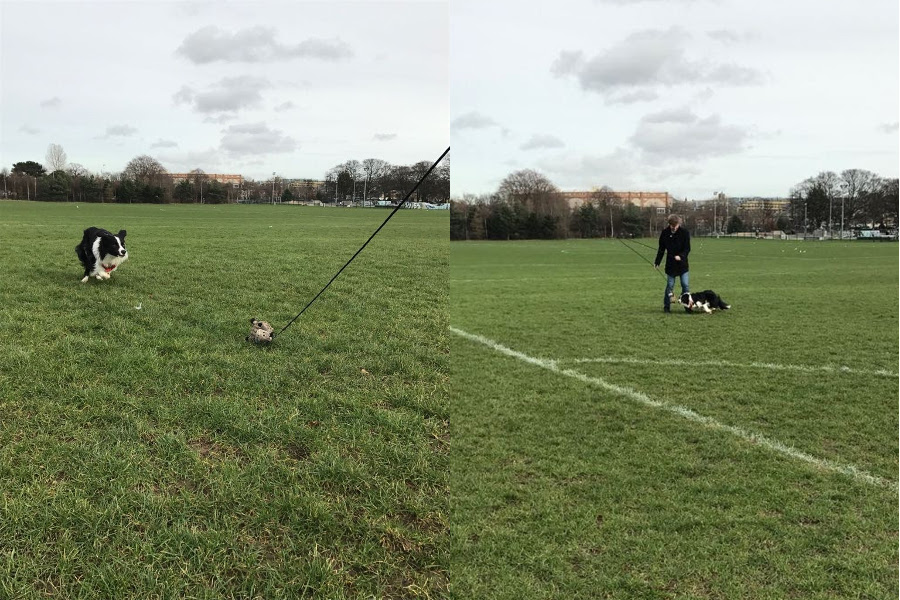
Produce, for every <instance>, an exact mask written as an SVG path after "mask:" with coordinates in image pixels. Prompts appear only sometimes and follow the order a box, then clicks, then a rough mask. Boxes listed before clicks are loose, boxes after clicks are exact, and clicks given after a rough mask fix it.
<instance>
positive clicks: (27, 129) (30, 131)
mask: <svg viewBox="0 0 900 600" xmlns="http://www.w3.org/2000/svg"><path fill="white" fill-rule="evenodd" d="M19 131H21V132H22V133H27V134H29V135H37V134H39V133H40V132H41V130H40V129H38V128H37V127H32V126H31V125H22V126H21V127H19Z"/></svg>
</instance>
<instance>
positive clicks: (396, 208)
mask: <svg viewBox="0 0 900 600" xmlns="http://www.w3.org/2000/svg"><path fill="white" fill-rule="evenodd" d="M448 152H450V146H447V149H446V150H444V153H443V154H441V156H440V158H438V159H437V160H436V161H434V164H433V165H431V167H429V168H428V170H427V171H425V174H424V175H422V177H421V178H420V179H419V181H418V182H417V183H416V185H414V186H413V188H412V189H411V190H409V193H408V194H406V197H404V198H403V200H401V201H400V204H398V205H397V206H395V207H394V210H392V211H391V214H389V215H388V216H387V219H385V220H384V223H382V224H381V225H379V226H378V229H376V230H375V233H373V234H372V235H370V236H369V239H367V240H366V243H365V244H363V245H362V246H360V248H359V250H357V251H356V253H355V254H354V255H353V256H351V257H350V260H348V261H347V262H346V263H344V266H343V267H341V268H340V269H338V272H337V273H335V274H334V277H332V278H331V281H329V282H328V283H326V284H325V287H323V288H322V289H321V290H319V293H318V294H316V295H315V296H314V297H313V299H312V300H310V301H309V303H308V304H307V305H306V306H304V307H303V310H301V311H300V312H298V313H297V316H296V317H294V318H293V319H291V320H290V321H289V322H288V324H287V325H285V326H284V327H282V328H281V331H279V332H278V333H277V334H273V335H272V337H273V338H274V337H275V335H281V334H282V333H284V330H285V329H287V328H288V327H290V326H291V325H292V324H293V323H294V321H296V320H297V319H299V318H300V315H302V314H303V313H304V312H306V309H307V308H309V307H310V306H312V303H313V302H315V301H316V300H317V299H318V297H319V296H321V295H322V292H324V291H325V290H327V289H328V286H330V285H331V284H332V283H333V282H334V280H335V279H337V277H338V275H340V274H341V271H343V270H344V269H346V268H347V265H349V264H350V263H352V262H353V259H354V258H356V257H357V256H358V255H359V253H360V252H362V251H363V248H365V247H366V246H367V245H368V244H369V242H371V241H372V238H373V237H375V235H376V234H377V233H378V232H379V231H381V228H382V227H384V226H385V225H387V222H388V221H390V220H391V217H393V216H394V213H396V212H397V211H398V210H400V207H401V206H403V205H404V204H405V203H406V201H407V200H409V197H410V196H412V195H413V193H414V192H415V191H416V190H417V189H418V188H419V186H420V185H421V184H422V182H423V181H425V178H426V177H428V176H429V175H431V172H432V171H434V168H435V167H437V166H438V164H439V163H440V162H441V161H442V160H444V157H445V156H447V153H448Z"/></svg>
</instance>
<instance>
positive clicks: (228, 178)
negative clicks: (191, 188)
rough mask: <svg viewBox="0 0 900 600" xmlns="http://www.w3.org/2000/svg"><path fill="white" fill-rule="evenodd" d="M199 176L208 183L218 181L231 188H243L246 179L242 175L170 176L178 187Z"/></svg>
mask: <svg viewBox="0 0 900 600" xmlns="http://www.w3.org/2000/svg"><path fill="white" fill-rule="evenodd" d="M198 175H199V176H202V177H203V178H205V179H206V180H207V181H209V180H212V181H218V182H219V183H224V184H225V185H231V187H241V184H242V183H244V178H243V177H242V176H241V175H223V174H221V173H169V176H170V177H171V178H172V183H175V184H176V185H177V184H179V183H181V182H182V181H193V180H194V178H196V177H197V176H198Z"/></svg>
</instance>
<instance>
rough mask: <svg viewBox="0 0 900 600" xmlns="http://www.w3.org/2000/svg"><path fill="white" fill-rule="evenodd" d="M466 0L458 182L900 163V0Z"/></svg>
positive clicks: (752, 188) (687, 192)
mask: <svg viewBox="0 0 900 600" xmlns="http://www.w3.org/2000/svg"><path fill="white" fill-rule="evenodd" d="M526 6H528V4H527V3H521V2H513V1H511V0H504V1H502V2H501V1H495V2H478V1H476V0H451V2H450V32H451V34H450V40H451V59H450V77H451V87H450V109H451V111H450V136H451V143H452V145H453V148H454V155H453V195H454V196H455V197H459V196H461V195H462V194H464V193H474V194H482V193H489V192H493V191H495V190H496V189H497V186H498V184H499V183H500V181H501V180H502V179H503V177H505V176H506V175H507V174H509V173H510V172H512V171H515V170H518V169H525V168H531V169H537V170H539V171H541V172H542V173H544V174H545V175H547V176H548V177H549V178H550V179H551V180H552V181H553V182H554V183H555V184H556V185H557V186H558V187H560V188H561V189H564V190H574V189H591V188H594V187H599V186H602V185H608V186H610V187H612V188H613V189H616V190H646V191H668V192H670V193H672V194H674V195H675V196H677V197H688V198H692V199H702V198H708V197H711V196H712V195H713V193H714V192H720V191H721V192H725V193H726V194H728V195H730V196H785V195H787V194H788V191H789V189H790V188H791V186H793V185H795V184H797V183H799V182H800V181H802V180H803V179H805V178H807V177H810V176H813V175H816V174H817V173H819V172H820V171H825V170H832V171H836V172H840V171H842V170H844V169H851V168H860V169H866V170H870V171H874V172H876V173H878V174H879V175H882V176H885V177H888V176H890V177H897V175H898V172H897V171H898V131H897V121H898V116H897V115H898V99H900V91H898V76H900V66H898V37H900V36H898V8H897V7H898V3H897V0H857V1H854V2H821V1H819V0H777V1H775V0H754V1H752V2H750V1H747V0H583V1H579V0H561V1H558V2H553V3H546V5H545V6H543V8H539V7H535V8H532V9H529V8H525V7H526Z"/></svg>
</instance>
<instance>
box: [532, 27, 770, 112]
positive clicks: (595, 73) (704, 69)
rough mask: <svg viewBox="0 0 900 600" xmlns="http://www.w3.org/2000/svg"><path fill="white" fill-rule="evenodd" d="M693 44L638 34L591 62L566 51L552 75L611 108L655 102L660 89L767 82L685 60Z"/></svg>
mask: <svg viewBox="0 0 900 600" xmlns="http://www.w3.org/2000/svg"><path fill="white" fill-rule="evenodd" d="M690 39H691V36H690V34H689V33H687V32H686V31H685V30H683V29H681V28H679V27H671V28H669V29H667V30H647V31H638V32H635V33H632V34H630V35H629V36H627V37H626V38H625V39H623V40H622V41H620V42H618V43H616V44H614V45H613V46H611V47H610V48H607V49H606V50H605V51H603V52H601V53H600V54H597V55H596V56H594V57H592V58H587V59H586V58H584V57H583V55H582V53H581V52H580V51H562V52H560V54H559V56H558V57H557V58H556V60H555V61H554V63H553V64H552V65H551V67H550V71H551V73H552V74H554V75H556V76H557V77H565V76H573V77H575V79H576V80H577V81H578V83H579V85H580V87H581V88H582V89H583V90H585V91H591V92H597V93H601V94H604V95H606V96H607V102H608V103H633V102H638V101H644V100H651V99H656V98H657V97H658V94H656V92H655V91H654V90H653V88H655V87H657V86H666V87H672V86H679V85H689V84H697V83H714V84H718V85H755V84H759V83H761V82H762V81H763V77H762V74H761V73H760V72H759V71H757V70H755V69H752V68H748V67H742V66H739V65H733V64H715V63H710V62H705V61H695V60H690V59H689V58H688V57H687V56H686V47H687V45H688V42H689V41H690Z"/></svg>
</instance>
